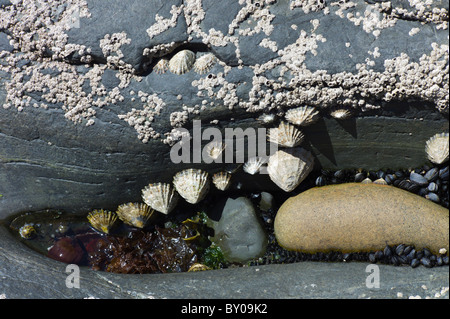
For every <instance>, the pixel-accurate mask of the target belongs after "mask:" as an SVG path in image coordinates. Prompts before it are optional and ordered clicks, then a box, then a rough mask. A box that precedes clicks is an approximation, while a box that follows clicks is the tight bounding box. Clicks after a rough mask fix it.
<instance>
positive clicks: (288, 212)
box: [274, 183, 449, 258]
mask: <svg viewBox="0 0 450 319" xmlns="http://www.w3.org/2000/svg"><path fill="white" fill-rule="evenodd" d="M274 228H275V236H276V239H277V241H278V243H279V245H280V246H282V247H283V248H285V249H287V250H296V251H301V252H307V253H315V252H328V251H341V252H363V251H376V250H383V249H384V248H385V247H386V245H391V246H393V245H399V244H402V243H403V244H406V245H411V246H414V247H415V248H416V249H417V250H420V249H423V248H425V247H427V248H428V249H430V251H431V252H433V253H437V252H438V251H439V249H441V248H445V249H447V250H448V247H449V212H448V210H447V209H445V208H444V207H442V206H440V205H437V204H435V203H433V202H431V201H429V200H426V199H424V198H423V197H420V196H417V195H415V194H411V193H409V192H407V191H404V190H401V189H398V188H396V187H393V186H388V185H377V184H361V183H346V184H340V185H330V186H322V187H315V188H312V189H309V190H307V191H305V192H303V193H300V194H299V195H297V196H294V197H291V198H290V199H288V200H287V201H286V202H285V203H284V204H283V205H282V206H281V207H280V209H279V211H278V213H277V215H276V217H275V222H274ZM417 258H419V257H417ZM420 258H421V257H420Z"/></svg>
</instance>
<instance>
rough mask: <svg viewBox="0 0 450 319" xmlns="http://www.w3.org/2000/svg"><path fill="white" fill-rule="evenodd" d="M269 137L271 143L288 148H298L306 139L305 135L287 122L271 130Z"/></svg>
mask: <svg viewBox="0 0 450 319" xmlns="http://www.w3.org/2000/svg"><path fill="white" fill-rule="evenodd" d="M267 135H268V140H269V142H271V143H275V144H278V145H281V146H286V147H295V146H298V145H300V143H301V142H302V141H303V138H304V135H303V133H302V132H301V131H300V130H299V129H297V128H296V127H295V126H294V125H291V124H289V123H285V122H281V123H280V125H279V126H278V127H277V128H271V129H269V133H268V134H267Z"/></svg>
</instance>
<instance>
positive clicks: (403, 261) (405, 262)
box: [397, 255, 409, 264]
mask: <svg viewBox="0 0 450 319" xmlns="http://www.w3.org/2000/svg"><path fill="white" fill-rule="evenodd" d="M397 258H398V260H399V261H400V263H401V264H409V259H408V258H407V257H406V256H405V255H402V256H397Z"/></svg>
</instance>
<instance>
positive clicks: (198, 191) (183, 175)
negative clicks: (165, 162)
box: [173, 168, 209, 204]
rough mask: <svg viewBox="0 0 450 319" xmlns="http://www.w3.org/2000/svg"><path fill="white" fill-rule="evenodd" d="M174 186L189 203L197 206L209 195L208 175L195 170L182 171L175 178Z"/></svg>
mask: <svg viewBox="0 0 450 319" xmlns="http://www.w3.org/2000/svg"><path fill="white" fill-rule="evenodd" d="M173 185H174V186H175V189H176V190H177V192H178V193H179V194H180V195H181V197H183V198H184V199H185V200H186V201H187V202H188V203H191V204H197V203H198V202H199V201H201V200H202V199H203V198H205V196H206V194H207V193H208V190H209V179H208V173H207V172H204V171H202V170H200V169H194V168H189V169H185V170H182V171H181V172H178V173H177V174H175V176H174V177H173Z"/></svg>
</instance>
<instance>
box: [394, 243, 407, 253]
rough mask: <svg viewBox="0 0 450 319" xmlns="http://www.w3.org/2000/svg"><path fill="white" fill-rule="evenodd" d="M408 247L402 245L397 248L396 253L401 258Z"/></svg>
mask: <svg viewBox="0 0 450 319" xmlns="http://www.w3.org/2000/svg"><path fill="white" fill-rule="evenodd" d="M405 248H406V245H405V244H400V245H398V246H397V247H395V253H396V254H397V255H399V256H401V255H403V252H404V251H405Z"/></svg>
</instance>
